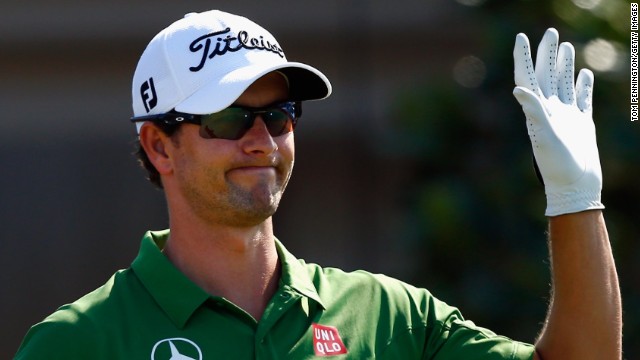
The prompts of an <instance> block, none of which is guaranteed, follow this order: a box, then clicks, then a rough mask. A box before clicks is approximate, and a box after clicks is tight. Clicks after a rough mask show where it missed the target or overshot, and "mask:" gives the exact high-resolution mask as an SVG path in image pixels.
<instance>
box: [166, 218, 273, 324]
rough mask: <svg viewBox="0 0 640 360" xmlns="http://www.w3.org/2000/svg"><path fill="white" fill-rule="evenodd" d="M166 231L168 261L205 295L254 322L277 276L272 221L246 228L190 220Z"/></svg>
mask: <svg viewBox="0 0 640 360" xmlns="http://www.w3.org/2000/svg"><path fill="white" fill-rule="evenodd" d="M170 227H171V235H170V237H169V240H168V241H167V244H166V246H165V248H164V253H165V254H166V256H167V257H168V258H169V260H170V261H171V262H172V263H173V264H174V265H175V266H176V267H177V268H178V269H180V270H181V271H182V272H183V273H184V274H185V275H186V276H187V277H188V278H189V279H191V280H192V281H193V282H194V283H196V284H197V285H198V286H200V287H201V288H202V289H204V290H205V291H207V292H208V293H209V294H211V295H214V296H220V297H224V298H226V299H228V300H229V301H231V302H233V303H234V304H235V305H237V306H239V307H240V308H242V309H243V310H245V311H246V312H247V313H249V314H250V315H251V316H253V317H254V319H256V320H259V319H260V318H261V316H262V313H263V312H264V309H265V307H266V305H267V303H268V302H269V300H270V299H271V297H272V296H273V294H274V293H275V291H276V289H277V285H278V280H279V277H280V274H279V262H278V255H277V252H276V248H275V241H274V236H273V228H272V222H271V218H268V219H267V220H265V221H264V222H263V223H261V224H259V225H256V226H252V227H247V228H232V227H225V226H211V225H208V226H202V225H201V226H198V225H197V224H194V222H193V219H191V221H189V223H188V226H181V224H179V223H175V222H174V221H171V226H170Z"/></svg>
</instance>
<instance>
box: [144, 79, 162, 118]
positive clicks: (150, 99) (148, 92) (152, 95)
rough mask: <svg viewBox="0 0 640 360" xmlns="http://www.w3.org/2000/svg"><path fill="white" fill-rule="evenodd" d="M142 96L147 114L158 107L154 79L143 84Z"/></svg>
mask: <svg viewBox="0 0 640 360" xmlns="http://www.w3.org/2000/svg"><path fill="white" fill-rule="evenodd" d="M140 96H141V97H142V103H143V104H144V109H145V110H147V112H149V111H151V109H153V108H154V107H156V105H158V96H157V95H156V87H155V86H154V85H153V78H149V80H147V81H145V82H144V83H142V86H140Z"/></svg>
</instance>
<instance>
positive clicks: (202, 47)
mask: <svg viewBox="0 0 640 360" xmlns="http://www.w3.org/2000/svg"><path fill="white" fill-rule="evenodd" d="M229 32H231V29H230V28H226V29H225V30H222V31H216V32H212V33H211V34H207V35H203V36H200V37H199V38H197V39H195V40H193V42H192V43H191V45H189V50H191V52H193V53H198V52H200V55H202V58H201V59H200V63H199V64H198V65H197V66H192V67H190V68H189V70H191V71H193V72H197V71H200V70H201V69H202V68H203V67H204V64H205V63H206V62H207V59H213V58H214V57H216V56H217V55H220V56H222V55H224V54H226V53H227V52H236V51H238V50H240V49H243V48H244V49H250V50H254V49H255V50H264V51H270V52H273V53H276V54H278V56H280V57H281V58H283V57H284V51H282V49H281V48H280V47H279V46H278V44H275V43H271V42H269V41H268V40H265V39H264V38H263V37H262V36H260V37H259V38H254V37H250V36H249V33H247V32H246V31H244V30H242V31H240V32H239V33H238V36H237V37H235V36H231V35H227V36H226V37H222V36H220V37H218V38H217V39H216V44H215V46H213V48H212V45H211V42H212V38H213V37H216V36H218V35H224V34H227V33H229Z"/></svg>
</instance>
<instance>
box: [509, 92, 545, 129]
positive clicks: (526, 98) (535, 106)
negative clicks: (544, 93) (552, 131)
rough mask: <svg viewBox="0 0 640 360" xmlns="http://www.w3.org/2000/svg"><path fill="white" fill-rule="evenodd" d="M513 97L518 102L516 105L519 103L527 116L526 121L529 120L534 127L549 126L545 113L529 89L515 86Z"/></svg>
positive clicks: (539, 101)
mask: <svg viewBox="0 0 640 360" xmlns="http://www.w3.org/2000/svg"><path fill="white" fill-rule="evenodd" d="M513 96H515V98H516V100H518V103H520V106H522V110H523V111H524V113H525V115H526V116H527V120H529V121H530V122H531V124H532V125H533V126H534V127H536V128H539V127H548V126H549V124H548V120H547V116H546V113H547V111H546V109H545V107H544V105H543V104H542V101H541V100H540V97H539V96H538V95H536V94H535V93H534V92H533V91H531V90H530V89H529V88H526V87H524V86H516V88H515V89H513Z"/></svg>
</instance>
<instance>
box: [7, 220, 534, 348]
mask: <svg viewBox="0 0 640 360" xmlns="http://www.w3.org/2000/svg"><path fill="white" fill-rule="evenodd" d="M168 235H169V232H168V231H163V232H148V233H147V234H146V235H145V236H144V237H143V239H142V245H141V247H140V253H139V255H138V257H137V258H136V259H135V260H134V262H133V263H132V265H131V267H130V268H128V269H126V270H121V271H118V272H117V273H116V274H114V275H113V277H111V279H109V281H108V282H107V283H106V284H105V285H103V286H102V287H100V288H98V289H96V290H95V291H93V292H91V293H89V294H87V295H85V296H84V297H82V298H81V299H79V300H77V301H76V302H74V303H72V304H69V305H65V306H63V307H61V308H60V309H58V310H57V311H56V312H55V313H53V314H52V315H50V316H49V317H47V318H46V319H45V320H44V321H42V322H41V323H39V324H37V325H34V326H33V327H32V328H31V330H30V331H29V332H28V333H27V335H26V337H25V339H24V340H23V343H22V345H21V347H20V349H19V350H18V353H17V354H16V359H19V360H26V359H47V360H55V359H65V360H70V359H92V360H99V359H110V360H113V359H127V360H130V359H151V360H188V359H196V360H203V359H315V358H323V357H328V358H331V359H374V358H375V359H465V360H468V359H531V358H532V357H533V346H532V345H529V344H524V343H520V342H516V341H513V340H510V339H508V338H506V337H502V336H497V335H495V334H494V333H493V332H491V331H488V330H486V329H482V328H479V327H477V326H475V325H474V324H473V323H472V322H470V321H465V320H464V319H463V318H462V316H461V315H460V313H459V311H458V310H457V309H456V308H454V307H451V306H448V305H447V304H445V303H443V302H441V301H439V300H437V299H436V298H434V297H433V296H431V294H430V293H429V292H428V291H427V290H425V289H418V288H415V287H413V286H410V285H407V284H405V283H403V282H400V281H398V280H395V279H391V278H388V277H385V276H383V275H374V274H371V273H367V272H364V271H356V272H352V273H346V272H343V271H341V270H338V269H333V268H322V267H320V266H318V265H314V264H307V263H305V262H304V261H303V260H299V259H296V258H295V257H294V256H293V255H291V254H290V253H289V252H288V251H287V250H286V249H285V248H284V246H282V244H281V243H280V242H278V241H276V245H277V249H278V254H279V257H280V261H281V264H282V278H281V279H280V284H279V287H278V290H277V292H276V294H275V295H274V296H273V298H272V299H271V301H270V302H269V304H268V305H267V308H266V309H265V311H264V314H263V317H262V319H260V321H258V322H256V320H254V319H253V318H252V317H251V316H250V315H249V314H247V313H246V312H244V311H243V310H242V309H240V308H238V307H237V306H235V305H234V304H232V303H230V302H229V301H227V300H225V299H224V298H221V297H217V296H211V295H209V294H207V293H206V292H205V291H204V290H202V289H201V288H199V287H198V286H197V285H195V284H194V283H193V282H191V281H190V280H189V279H187V277H185V275H184V274H182V273H181V272H180V271H179V270H178V269H177V268H176V267H174V266H173V265H172V264H171V262H169V260H168V259H167V258H166V257H165V256H164V255H163V254H162V252H161V249H162V247H163V246H164V244H165V242H166V240H167V238H168Z"/></svg>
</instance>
